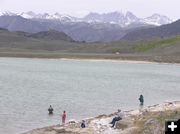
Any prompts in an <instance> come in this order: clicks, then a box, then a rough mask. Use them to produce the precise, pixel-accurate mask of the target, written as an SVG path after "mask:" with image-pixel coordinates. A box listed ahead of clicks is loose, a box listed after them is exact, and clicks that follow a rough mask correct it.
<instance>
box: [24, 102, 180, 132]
mask: <svg viewBox="0 0 180 134" xmlns="http://www.w3.org/2000/svg"><path fill="white" fill-rule="evenodd" d="M124 113H125V117H124V118H123V119H122V120H121V121H119V122H117V124H116V128H111V127H110V124H109V122H110V121H111V120H112V118H113V117H114V116H115V114H116V113H112V114H110V115H100V116H98V117H95V118H90V119H86V123H87V127H86V128H83V129H82V128H80V123H81V121H79V122H78V121H69V122H68V123H66V124H65V125H54V126H49V127H45V128H40V129H35V130H32V131H29V132H26V133H24V134H164V131H165V120H167V119H180V101H175V102H165V103H164V104H157V105H153V106H148V107H144V108H141V109H138V110H131V111H124Z"/></svg>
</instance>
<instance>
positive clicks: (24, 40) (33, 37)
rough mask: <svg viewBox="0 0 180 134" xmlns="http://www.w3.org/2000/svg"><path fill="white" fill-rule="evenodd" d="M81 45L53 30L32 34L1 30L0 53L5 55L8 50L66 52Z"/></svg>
mask: <svg viewBox="0 0 180 134" xmlns="http://www.w3.org/2000/svg"><path fill="white" fill-rule="evenodd" d="M54 33H55V35H54ZM52 38H53V39H52ZM54 38H55V39H54ZM79 44H80V43H76V42H74V41H72V40H71V38H70V37H68V36H67V35H66V34H64V33H60V32H57V31H52V30H51V31H44V32H40V33H35V34H32V33H26V32H11V31H8V30H6V29H2V28H0V52H3V53H4V52H5V51H7V50H8V52H9V51H20V52H22V51H36V50H46V51H61V52H65V51H68V50H69V51H70V50H71V49H76V48H78V46H79ZM25 53H26V52H25Z"/></svg>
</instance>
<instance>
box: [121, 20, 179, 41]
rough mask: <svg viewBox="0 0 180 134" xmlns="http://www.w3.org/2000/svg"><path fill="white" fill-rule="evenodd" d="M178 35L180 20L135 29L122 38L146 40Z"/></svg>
mask: <svg viewBox="0 0 180 134" xmlns="http://www.w3.org/2000/svg"><path fill="white" fill-rule="evenodd" d="M176 35H180V20H177V21H176V22H173V23H171V24H167V25H162V26H159V27H154V28H147V29H140V30H134V31H131V32H129V33H127V34H126V35H125V36H124V37H123V38H122V39H123V40H144V39H154V38H164V37H172V36H176Z"/></svg>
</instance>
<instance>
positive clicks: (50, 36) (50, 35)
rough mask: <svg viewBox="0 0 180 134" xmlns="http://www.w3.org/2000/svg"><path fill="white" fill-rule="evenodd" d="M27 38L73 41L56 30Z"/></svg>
mask: <svg viewBox="0 0 180 134" xmlns="http://www.w3.org/2000/svg"><path fill="white" fill-rule="evenodd" d="M27 37H32V38H36V39H46V40H64V41H73V39H72V38H71V37H69V36H68V35H67V34H65V33H63V32H58V31H55V30H49V31H42V32H38V33H34V34H28V35H27Z"/></svg>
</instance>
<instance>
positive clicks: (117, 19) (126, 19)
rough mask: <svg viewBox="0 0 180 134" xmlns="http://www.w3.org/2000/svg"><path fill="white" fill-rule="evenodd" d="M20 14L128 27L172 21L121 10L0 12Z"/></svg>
mask: <svg viewBox="0 0 180 134" xmlns="http://www.w3.org/2000/svg"><path fill="white" fill-rule="evenodd" d="M16 15H17V16H21V17H23V18H26V19H36V20H51V21H53V20H56V21H60V22H64V23H66V22H86V23H90V24H94V23H95V24H97V23H109V24H118V25H120V26H121V27H128V26H129V25H137V24H140V25H155V26H160V25H164V24H169V23H171V22H173V21H172V20H171V19H169V18H168V17H166V16H163V15H159V14H153V15H152V16H150V17H147V18H139V17H137V16H135V15H134V14H133V13H132V12H127V13H121V12H111V13H103V14H99V13H89V14H88V15H86V16H85V17H83V18H77V17H72V16H70V15H63V14H59V13H55V14H49V13H42V14H40V13H34V12H32V11H30V12H23V13H20V14H15V13H11V12H8V11H7V12H0V16H16Z"/></svg>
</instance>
